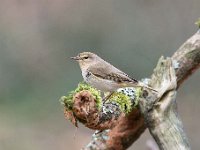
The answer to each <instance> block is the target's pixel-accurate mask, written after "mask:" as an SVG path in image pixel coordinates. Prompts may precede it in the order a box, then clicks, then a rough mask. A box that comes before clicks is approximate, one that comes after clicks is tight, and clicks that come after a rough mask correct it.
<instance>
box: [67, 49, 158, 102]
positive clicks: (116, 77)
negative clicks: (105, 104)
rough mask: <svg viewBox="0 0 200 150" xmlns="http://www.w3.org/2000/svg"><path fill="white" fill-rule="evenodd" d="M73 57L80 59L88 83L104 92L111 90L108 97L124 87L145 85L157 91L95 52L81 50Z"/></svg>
mask: <svg viewBox="0 0 200 150" xmlns="http://www.w3.org/2000/svg"><path fill="white" fill-rule="evenodd" d="M71 59H73V60H76V61H78V63H79V66H80V69H81V72H82V76H83V79H84V81H85V82H86V83H88V84H89V85H91V86H92V87H94V88H96V89H98V90H100V91H102V92H110V94H109V95H108V96H107V98H109V97H110V96H111V95H112V94H113V93H114V92H115V91H117V89H119V88H123V87H144V88H147V89H150V90H152V91H154V92H156V90H155V89H153V88H151V87H149V86H147V85H145V84H144V83H143V82H141V81H138V80H136V79H134V78H132V77H130V76H129V75H127V74H126V73H124V72H123V71H121V70H119V69H118V68H116V67H114V66H113V65H111V64H110V63H109V62H107V61H105V60H103V59H102V58H101V57H99V56H98V55H96V54H95V53H92V52H81V53H79V54H78V55H77V56H75V57H71ZM107 98H106V99H107Z"/></svg>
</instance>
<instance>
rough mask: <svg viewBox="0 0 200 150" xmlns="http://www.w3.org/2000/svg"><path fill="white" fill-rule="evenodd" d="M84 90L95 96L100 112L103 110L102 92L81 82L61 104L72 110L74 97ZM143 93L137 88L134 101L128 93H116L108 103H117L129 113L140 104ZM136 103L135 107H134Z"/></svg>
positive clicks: (62, 98) (63, 97) (122, 109)
mask: <svg viewBox="0 0 200 150" xmlns="http://www.w3.org/2000/svg"><path fill="white" fill-rule="evenodd" d="M83 90H88V91H90V92H91V94H92V95H93V96H94V99H95V100H96V104H97V108H98V110H101V108H102V104H103V102H102V98H101V92H100V91H99V90H97V89H95V88H93V87H92V86H90V85H88V84H86V83H84V82H81V83H79V84H78V87H77V88H76V89H75V90H74V91H71V92H69V94H68V95H67V96H62V97H61V98H60V102H61V104H63V105H65V107H66V108H67V109H68V110H72V107H73V103H74V102H73V96H74V95H75V94H76V93H78V92H80V91H83ZM141 93H142V88H135V94H134V97H135V98H134V100H133V99H131V95H130V96H128V95H127V93H126V92H124V93H123V92H114V93H113V94H112V96H111V97H110V98H109V99H108V102H115V103H117V104H118V105H119V107H120V110H121V111H122V112H124V113H129V112H130V111H131V110H132V108H134V107H136V106H137V105H138V102H139V97H140V95H141ZM133 103H134V105H133Z"/></svg>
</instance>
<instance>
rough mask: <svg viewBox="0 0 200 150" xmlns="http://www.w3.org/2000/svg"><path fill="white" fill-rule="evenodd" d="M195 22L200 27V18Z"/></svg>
mask: <svg viewBox="0 0 200 150" xmlns="http://www.w3.org/2000/svg"><path fill="white" fill-rule="evenodd" d="M195 24H196V25H197V26H198V28H200V18H199V19H198V20H197V21H196V22H195Z"/></svg>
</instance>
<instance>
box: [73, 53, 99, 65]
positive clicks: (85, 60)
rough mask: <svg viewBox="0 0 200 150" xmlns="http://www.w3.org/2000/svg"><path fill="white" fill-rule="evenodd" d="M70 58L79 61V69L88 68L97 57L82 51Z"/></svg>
mask: <svg viewBox="0 0 200 150" xmlns="http://www.w3.org/2000/svg"><path fill="white" fill-rule="evenodd" d="M71 59H73V60H76V61H78V62H79V65H80V67H81V69H84V68H88V67H89V66H90V65H94V64H95V63H96V61H97V60H98V59H99V57H98V56H97V55H96V54H94V53H91V52H82V53H79V54H78V55H77V56H75V57H71Z"/></svg>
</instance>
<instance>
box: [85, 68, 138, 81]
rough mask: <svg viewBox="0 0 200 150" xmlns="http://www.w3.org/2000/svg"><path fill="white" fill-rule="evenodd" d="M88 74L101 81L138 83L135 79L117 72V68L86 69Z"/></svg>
mask: <svg viewBox="0 0 200 150" xmlns="http://www.w3.org/2000/svg"><path fill="white" fill-rule="evenodd" d="M88 71H89V72H90V73H92V74H93V75H95V76H96V77H99V78H102V79H107V80H112V81H115V82H119V83H122V82H131V83H138V81H137V80H136V79H133V78H131V77H129V76H128V75H127V74H125V73H124V72H122V71H120V70H118V69H117V68H115V69H114V68H112V69H109V68H105V67H101V66H100V67H90V68H89V69H88Z"/></svg>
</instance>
